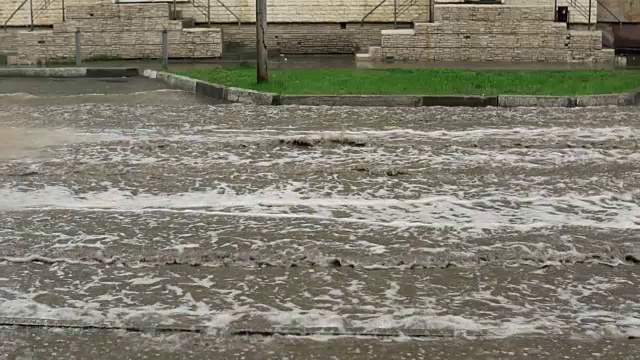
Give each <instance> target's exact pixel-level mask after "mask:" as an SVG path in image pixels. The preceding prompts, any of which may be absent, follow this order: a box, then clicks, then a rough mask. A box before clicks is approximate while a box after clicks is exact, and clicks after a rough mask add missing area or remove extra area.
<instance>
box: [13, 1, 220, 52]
mask: <svg viewBox="0 0 640 360" xmlns="http://www.w3.org/2000/svg"><path fill="white" fill-rule="evenodd" d="M77 29H78V30H80V33H81V44H82V46H81V48H82V56H83V58H85V59H87V58H103V57H108V58H124V59H128V58H146V57H153V58H157V57H160V56H161V53H162V31H163V30H166V31H167V34H168V40H169V56H170V57H194V58H199V57H200V58H202V57H219V56H220V55H221V53H222V33H221V31H220V29H209V28H205V29H200V28H197V29H183V28H182V23H181V22H180V21H171V20H169V18H168V7H167V5H166V4H145V5H122V6H114V5H112V4H104V5H102V4H100V5H94V6H80V7H70V8H69V11H68V12H67V21H66V22H64V23H62V24H57V25H55V26H54V28H53V30H51V31H34V32H28V31H21V32H19V33H18V34H17V39H18V43H19V44H20V47H19V49H18V59H19V61H20V62H22V63H32V62H36V61H47V60H52V59H65V58H73V57H74V54H75V33H76V30H77Z"/></svg>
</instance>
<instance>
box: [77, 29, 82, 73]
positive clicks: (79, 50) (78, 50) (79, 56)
mask: <svg viewBox="0 0 640 360" xmlns="http://www.w3.org/2000/svg"><path fill="white" fill-rule="evenodd" d="M81 46H82V45H81V37H80V29H76V65H77V66H80V64H82V48H81Z"/></svg>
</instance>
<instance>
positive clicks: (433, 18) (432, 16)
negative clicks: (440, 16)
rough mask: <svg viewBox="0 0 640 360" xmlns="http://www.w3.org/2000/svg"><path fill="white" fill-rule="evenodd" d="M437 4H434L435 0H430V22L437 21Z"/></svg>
mask: <svg viewBox="0 0 640 360" xmlns="http://www.w3.org/2000/svg"><path fill="white" fill-rule="evenodd" d="M435 13H436V6H435V4H434V0H429V22H430V23H433V22H435V21H436V14H435Z"/></svg>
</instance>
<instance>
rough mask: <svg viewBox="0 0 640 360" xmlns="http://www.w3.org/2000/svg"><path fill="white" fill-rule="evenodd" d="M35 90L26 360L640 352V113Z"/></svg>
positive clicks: (1, 233) (22, 257)
mask: <svg viewBox="0 0 640 360" xmlns="http://www.w3.org/2000/svg"><path fill="white" fill-rule="evenodd" d="M9 81H12V82H14V83H8V82H9ZM15 81H18V80H3V79H0V92H4V94H0V178H1V182H0V259H1V260H2V262H1V263H0V304H1V306H0V321H1V325H2V326H3V327H2V328H0V354H2V353H4V354H6V355H7V356H9V358H12V357H11V356H13V358H16V356H22V358H51V355H50V354H52V353H55V354H57V356H60V357H61V358H66V359H69V358H87V356H88V355H87V354H93V355H91V356H89V358H114V359H116V358H118V359H122V358H142V357H144V356H148V357H160V358H167V359H168V358H176V359H179V358H180V359H183V358H203V357H205V358H211V356H213V355H212V354H216V356H217V358H225V359H226V358H229V359H233V358H245V359H265V358H269V359H280V358H290V359H298V358H301V359H329V358H339V359H372V358H380V359H391V358H394V359H395V358H398V359H400V358H402V359H468V358H472V359H500V358H518V359H520V358H549V359H557V358H562V357H566V358H581V359H590V358H606V359H633V358H634V357H636V356H637V354H638V353H639V351H640V342H639V340H638V338H639V337H640V270H639V269H640V267H639V264H640V240H639V238H640V190H638V189H639V185H640V162H639V160H640V155H639V154H640V153H639V152H638V146H639V141H640V127H638V124H639V123H640V108H634V107H628V108H617V107H610V108H598V109H595V108H590V109H589V108H587V109H585V108H581V109H495V108H486V109H466V108H464V109H463V108H422V109H406V108H403V109H392V108H327V107H315V108H314V107H286V106H282V107H256V106H247V105H236V104H214V103H210V102H209V100H206V99H199V98H195V97H193V96H190V95H188V94H185V93H182V92H179V91H174V90H168V89H164V88H162V86H161V85H158V84H157V83H153V82H150V81H149V82H147V81H146V80H143V79H131V80H128V81H125V80H122V81H119V82H118V81H111V82H105V81H99V80H65V81H63V82H62V83H61V82H54V81H51V80H28V81H27V80H24V81H22V80H21V81H20V82H19V83H15ZM61 84H62V85H61ZM48 87H49V88H51V89H53V90H52V91H53V92H47V91H46V89H47V88H48ZM43 89H45V90H43ZM559 355H560V357H559Z"/></svg>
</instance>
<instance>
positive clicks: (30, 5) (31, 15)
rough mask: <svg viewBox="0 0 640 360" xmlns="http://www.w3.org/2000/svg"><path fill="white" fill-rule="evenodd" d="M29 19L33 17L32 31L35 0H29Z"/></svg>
mask: <svg viewBox="0 0 640 360" xmlns="http://www.w3.org/2000/svg"><path fill="white" fill-rule="evenodd" d="M29 19H31V31H33V0H29Z"/></svg>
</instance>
